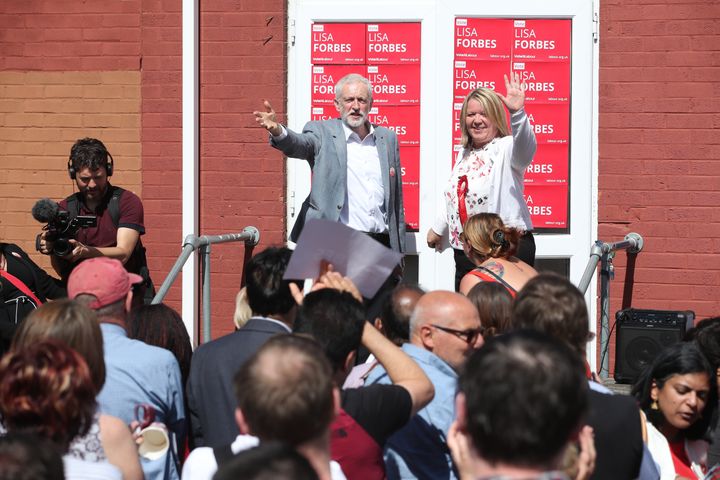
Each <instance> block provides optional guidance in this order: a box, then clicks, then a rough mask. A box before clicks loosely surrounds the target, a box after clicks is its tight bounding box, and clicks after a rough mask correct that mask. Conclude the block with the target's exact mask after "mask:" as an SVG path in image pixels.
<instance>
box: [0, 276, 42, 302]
mask: <svg viewBox="0 0 720 480" xmlns="http://www.w3.org/2000/svg"><path fill="white" fill-rule="evenodd" d="M0 277H4V278H6V279H7V281H8V282H10V283H12V284H13V285H14V286H15V288H17V289H18V290H20V291H21V292H22V293H24V294H25V295H27V296H28V297H30V298H31V299H32V300H33V302H35V305H37V306H40V305H42V302H41V301H40V299H39V298H37V296H35V294H34V293H33V292H32V290H30V287H28V286H27V285H25V282H23V281H22V280H20V279H19V278H17V277H16V276H15V275H13V274H11V273H9V272H6V271H5V270H0Z"/></svg>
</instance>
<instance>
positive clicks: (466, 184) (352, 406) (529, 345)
mask: <svg viewBox="0 0 720 480" xmlns="http://www.w3.org/2000/svg"><path fill="white" fill-rule="evenodd" d="M505 83H506V88H507V93H506V94H505V95H500V94H496V93H495V92H493V91H492V90H487V89H478V90H475V91H473V92H471V93H470V94H469V95H468V97H467V99H466V101H465V103H464V105H463V109H462V117H463V121H462V122H461V125H462V131H463V140H462V141H463V149H462V150H461V152H460V154H459V156H458V158H457V162H456V164H455V168H454V170H453V173H452V177H451V179H450V181H449V186H448V189H447V191H446V195H445V200H446V206H447V212H446V214H444V215H442V218H440V219H438V221H437V223H436V225H435V226H434V227H433V228H432V229H431V230H430V231H429V232H428V238H427V243H428V245H429V246H430V247H433V248H438V249H439V248H441V246H442V242H443V241H445V240H447V241H448V242H449V244H450V245H451V246H452V247H453V248H455V250H456V252H455V260H456V267H457V268H456V271H457V274H456V286H457V288H456V290H457V291H442V290H435V291H425V290H424V289H422V288H421V287H419V286H417V285H409V284H405V283H402V282H401V283H399V284H398V285H394V283H396V282H395V281H393V282H388V281H385V283H384V284H383V286H382V287H381V288H380V291H379V292H378V294H377V295H375V297H374V298H372V299H368V298H364V297H363V296H362V295H361V294H360V292H359V291H358V289H357V288H356V286H355V284H354V282H353V280H352V279H351V278H349V277H347V276H344V275H343V274H342V273H340V272H337V271H335V270H334V268H333V266H332V265H328V264H326V263H323V266H322V267H320V266H319V268H320V269H321V271H320V274H319V275H318V277H317V278H316V279H314V283H313V285H312V287H311V288H307V289H304V288H303V282H301V281H297V280H288V279H285V278H284V274H285V271H286V269H287V267H288V265H289V263H290V259H291V257H292V255H293V252H292V251H291V250H290V249H288V248H286V247H281V246H272V247H267V248H265V249H263V250H262V251H260V252H259V253H256V254H255V255H254V256H253V257H252V258H251V259H250V260H249V261H248V263H247V264H246V265H245V267H244V271H243V277H244V278H243V285H244V286H243V289H242V291H241V292H240V293H239V294H238V298H237V306H238V311H237V312H236V315H235V317H234V318H233V319H232V320H231V319H228V322H230V321H232V322H233V323H234V325H235V331H234V332H233V333H231V334H228V335H225V336H223V337H220V338H217V339H215V340H212V341H210V342H207V343H204V344H202V345H200V346H198V348H197V349H195V351H193V349H192V344H191V339H190V338H189V336H188V334H187V331H186V330H185V327H184V324H183V321H182V318H181V317H180V315H179V314H178V313H177V312H175V311H174V310H173V309H172V308H170V307H168V306H166V305H162V304H159V305H147V304H146V303H147V302H146V298H147V294H148V292H151V291H152V283H151V282H150V281H149V274H148V271H147V265H146V263H147V262H146V260H145V256H144V249H143V248H142V244H141V243H140V235H141V234H142V233H144V226H143V218H142V203H141V202H140V201H139V199H138V198H137V197H136V196H134V195H133V194H131V193H130V192H125V191H124V190H122V189H118V188H116V187H112V186H110V184H109V182H108V181H107V178H108V177H109V176H111V175H112V171H113V168H114V166H113V160H112V157H111V156H110V155H109V152H107V149H105V147H104V145H103V144H102V142H100V141H98V140H95V139H82V140H79V141H78V142H77V143H76V144H75V145H74V146H73V149H72V151H71V156H70V161H69V163H68V173H69V175H70V177H71V178H72V179H73V180H74V181H75V182H76V184H77V186H78V190H79V192H78V194H76V195H75V196H74V200H72V199H70V198H69V199H66V200H65V201H63V202H61V205H60V207H59V208H62V209H66V210H74V215H75V216H77V215H87V216H94V217H95V222H96V225H95V226H94V227H89V228H86V229H80V230H79V231H78V232H77V233H78V235H77V237H76V238H72V239H70V240H69V241H68V242H67V243H68V247H69V248H68V249H61V250H60V251H58V248H59V247H58V236H57V232H55V231H53V230H52V229H51V228H46V229H45V230H44V232H43V233H42V234H41V235H39V237H38V241H37V249H38V251H39V252H41V253H43V254H48V255H52V259H53V260H52V264H53V266H54V267H55V269H56V273H57V274H58V275H59V276H60V278H59V279H55V278H53V277H51V276H50V275H48V274H47V273H46V272H44V271H43V270H42V269H41V268H39V267H38V266H37V265H36V264H35V263H34V262H33V261H32V260H31V259H30V257H29V256H28V255H27V254H26V253H25V252H23V251H22V250H20V249H19V248H18V247H16V246H14V245H10V244H2V245H0V272H4V273H2V274H0V281H1V282H2V287H3V290H2V292H3V294H4V295H7V296H6V297H5V300H6V302H5V316H2V317H0V327H2V328H0V341H2V342H4V343H3V348H4V350H3V352H2V353H3V356H2V359H1V360H0V480H5V479H14V480H23V479H27V480H35V479H63V478H64V479H70V480H75V479H78V480H81V479H123V480H136V479H137V480H139V479H143V478H146V479H170V480H172V479H177V480H179V479H183V480H205V479H208V480H210V479H217V480H226V479H227V480H229V479H258V480H260V479H280V480H283V479H300V480H304V479H322V480H330V479H333V480H340V479H349V480H354V479H358V480H383V479H391V480H392V479H429V480H440V479H448V480H450V479H460V480H469V479H497V480H500V479H517V480H520V479H538V480H539V479H548V480H550V479H558V480H561V479H566V480H567V479H572V480H585V479H613V480H614V479H636V478H639V479H643V480H646V479H647V480H650V479H662V480H665V479H670V480H675V479H677V478H681V479H691V480H692V479H704V478H706V476H708V475H710V476H712V475H713V471H714V469H715V468H720V467H717V465H718V462H720V441H718V435H720V433H719V431H718V427H717V423H718V422H717V414H718V409H717V407H718V382H717V377H718V374H719V373H720V318H715V319H707V320H703V321H701V322H699V323H698V325H697V326H696V327H695V328H694V329H693V330H691V331H690V332H688V335H687V338H686V339H684V341H682V342H679V343H677V344H674V345H671V346H670V347H668V348H667V349H666V350H665V351H663V352H661V353H660V354H659V355H658V356H657V358H655V359H654V360H653V361H652V362H651V364H650V365H649V366H648V368H647V369H646V370H645V372H644V373H643V374H642V376H641V377H640V378H639V380H638V382H637V384H636V385H635V386H634V387H633V390H632V395H619V394H618V395H616V394H613V393H612V392H611V391H610V390H608V389H607V388H606V387H605V386H604V385H602V383H601V382H600V381H599V379H598V378H597V376H596V375H594V374H593V373H592V372H591V371H590V367H589V364H588V362H587V361H586V350H587V343H588V342H589V341H591V340H592V339H593V335H592V333H591V331H590V328H589V325H590V319H589V316H588V310H587V307H586V302H585V298H584V297H583V294H582V293H581V292H580V291H579V290H578V289H577V288H576V287H575V286H574V285H573V284H572V283H571V282H570V281H569V280H567V279H565V278H563V277H560V276H557V275H554V274H548V273H539V272H537V271H536V270H535V269H534V268H533V266H532V265H533V263H534V250H535V249H534V240H533V236H532V224H531V223H530V218H529V214H528V213H527V207H526V206H525V205H524V201H523V200H522V195H521V192H522V181H523V180H522V179H523V172H524V169H525V168H526V167H527V165H528V164H529V163H530V161H531V160H532V156H533V153H534V150H535V139H534V135H533V133H532V129H531V127H530V124H529V121H528V118H527V115H526V114H525V113H524V110H523V104H524V93H523V88H522V83H521V82H520V79H519V78H518V77H517V76H516V75H512V74H511V75H510V77H509V78H506V82H505ZM264 106H265V109H264V111H260V112H254V114H255V117H256V120H257V122H258V123H259V124H260V125H261V126H262V127H264V128H265V129H267V130H268V132H269V133H270V143H271V144H272V145H273V146H274V147H276V148H278V149H281V150H282V151H283V152H285V153H286V154H288V155H290V156H294V157H297V158H304V159H306V160H307V161H308V162H309V163H310V165H311V166H312V167H313V169H314V176H313V187H312V190H311V193H310V196H309V197H308V199H307V200H306V202H305V204H304V206H303V212H302V213H301V219H300V220H299V221H298V223H297V230H296V231H294V233H293V238H297V235H299V234H300V230H302V228H303V227H304V223H305V221H306V220H308V219H311V218H326V219H332V220H334V221H340V222H342V223H345V224H346V225H348V226H350V227H352V228H355V229H356V230H359V231H362V232H364V233H366V234H367V235H368V236H370V237H371V238H373V239H375V240H377V241H378V242H380V243H382V244H384V245H385V246H386V247H388V248H391V249H394V250H396V251H399V252H404V251H405V245H404V237H405V235H404V220H403V216H402V196H401V188H400V183H399V177H400V175H399V169H400V166H399V163H398V162H399V159H398V156H397V138H396V137H395V135H394V133H392V131H390V130H387V129H383V128H382V127H374V126H372V125H371V124H369V123H368V122H367V113H368V112H369V109H370V107H371V106H372V88H371V86H370V84H369V82H367V80H366V79H364V78H363V77H361V76H359V75H354V74H351V75H349V76H347V77H344V78H343V79H342V80H340V82H339V83H338V85H337V87H336V107H337V109H338V112H339V114H340V116H341V119H340V120H334V121H328V122H310V123H309V124H308V125H306V127H305V129H304V130H303V132H302V133H296V132H293V131H292V130H290V129H288V128H287V127H285V126H283V125H281V124H280V123H278V122H277V119H276V114H275V112H274V111H273V109H272V106H271V105H270V103H269V102H265V104H264ZM504 108H507V109H508V111H509V112H510V127H511V128H508V125H507V119H506V115H505V110H504ZM338 138H339V139H340V140H338ZM343 139H344V142H343ZM341 147H343V148H341ZM339 158H342V159H343V160H342V161H341V168H340V169H339V170H338V167H337V164H336V163H334V162H335V160H337V159H339ZM368 162H369V163H370V164H372V165H370V166H368ZM393 172H394V173H393ZM363 178H366V179H371V181H370V182H369V184H368V183H367V182H364V181H361V179H363ZM511 191H512V192H515V193H513V194H511V193H509V192H511ZM518 191H519V192H520V195H519V196H518V195H517V192H518ZM358 211H362V212H363V213H362V214H358V213H357V212H358ZM52 222H55V220H51V222H50V223H52ZM444 235H447V238H446V239H445V240H443V239H444ZM349 254H351V255H362V252H349ZM393 275H395V273H393V274H392V275H391V277H390V278H393ZM380 280H386V279H380ZM378 283H381V282H378ZM65 297H67V298H65ZM48 299H54V300H52V301H47V300H48ZM6 317H7V318H6ZM707 478H711V477H707Z"/></svg>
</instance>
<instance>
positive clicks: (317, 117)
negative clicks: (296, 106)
mask: <svg viewBox="0 0 720 480" xmlns="http://www.w3.org/2000/svg"><path fill="white" fill-rule="evenodd" d="M333 118H340V114H339V113H338V111H337V108H335V105H319V106H313V107H312V110H311V115H310V120H312V121H322V120H331V119H333Z"/></svg>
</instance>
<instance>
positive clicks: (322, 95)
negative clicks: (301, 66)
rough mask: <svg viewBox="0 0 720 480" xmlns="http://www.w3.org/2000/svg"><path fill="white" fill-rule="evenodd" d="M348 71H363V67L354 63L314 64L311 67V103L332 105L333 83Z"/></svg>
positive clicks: (333, 96) (333, 97) (333, 98)
mask: <svg viewBox="0 0 720 480" xmlns="http://www.w3.org/2000/svg"><path fill="white" fill-rule="evenodd" d="M348 73H359V74H360V75H362V74H364V73H365V67H363V66H355V65H314V66H313V67H312V86H311V89H312V90H311V96H310V97H311V98H310V100H311V102H312V105H333V104H334V100H335V84H336V83H337V82H338V80H340V79H341V78H342V77H344V76H345V75H347V74H348Z"/></svg>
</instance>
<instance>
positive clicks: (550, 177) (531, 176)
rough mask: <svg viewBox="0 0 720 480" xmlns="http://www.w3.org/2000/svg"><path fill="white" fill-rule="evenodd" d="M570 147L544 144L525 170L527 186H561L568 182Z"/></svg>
mask: <svg viewBox="0 0 720 480" xmlns="http://www.w3.org/2000/svg"><path fill="white" fill-rule="evenodd" d="M568 155H569V152H568V145H562V144H552V143H543V144H540V145H538V149H537V152H535V158H533V161H532V163H531V164H530V165H529V166H528V168H527V169H526V170H525V185H528V184H533V185H559V184H566V183H567V181H568Z"/></svg>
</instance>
